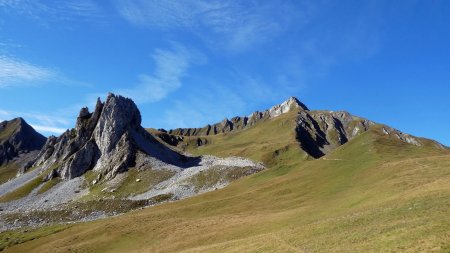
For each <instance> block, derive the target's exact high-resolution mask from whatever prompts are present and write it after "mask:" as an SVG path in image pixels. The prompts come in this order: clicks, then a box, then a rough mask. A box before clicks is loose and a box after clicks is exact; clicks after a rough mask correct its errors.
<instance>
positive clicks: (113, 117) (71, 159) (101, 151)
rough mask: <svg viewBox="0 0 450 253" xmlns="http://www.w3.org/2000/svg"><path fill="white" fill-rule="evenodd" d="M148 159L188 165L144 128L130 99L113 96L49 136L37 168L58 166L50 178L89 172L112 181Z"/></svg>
mask: <svg viewBox="0 0 450 253" xmlns="http://www.w3.org/2000/svg"><path fill="white" fill-rule="evenodd" d="M147 158H157V159H159V160H161V161H164V162H166V163H170V164H176V165H180V164H183V163H186V162H189V161H188V160H189V159H188V158H187V157H186V156H183V155H182V154H179V153H177V152H175V151H173V150H171V149H170V148H167V147H166V146H164V145H163V144H161V143H159V142H158V141H157V140H155V138H154V137H153V136H152V135H151V134H149V133H148V132H147V131H146V130H145V129H143V128H142V127H141V114H140V112H139V110H138V108H137V107H136V105H135V103H134V102H133V101H132V100H131V99H128V98H124V97H122V96H116V95H114V94H111V93H110V94H109V95H108V97H107V98H106V101H105V102H101V101H100V98H99V99H98V100H97V104H96V106H95V109H94V111H93V112H92V113H91V112H89V110H88V108H82V109H81V111H80V114H79V116H78V118H77V122H76V126H75V128H73V129H71V130H67V131H66V132H65V133H63V134H62V135H61V136H59V137H50V138H49V139H48V140H47V143H46V144H45V145H44V148H43V149H42V150H41V152H40V154H39V155H38V158H37V160H36V162H35V164H34V166H41V167H44V168H50V167H52V166H54V165H55V164H57V166H56V168H55V169H53V171H52V172H51V173H50V175H51V176H60V177H62V178H64V179H71V178H74V177H78V176H80V175H83V174H84V173H85V172H86V171H88V170H95V171H98V172H100V173H101V175H102V176H103V177H104V178H105V179H110V178H113V177H114V176H115V175H116V174H117V173H120V172H124V171H126V170H127V169H128V168H130V167H142V166H146V165H147V163H148V161H147V160H148V159H147Z"/></svg>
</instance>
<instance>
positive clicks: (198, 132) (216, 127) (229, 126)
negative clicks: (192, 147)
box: [168, 97, 308, 136]
mask: <svg viewBox="0 0 450 253" xmlns="http://www.w3.org/2000/svg"><path fill="white" fill-rule="evenodd" d="M292 110H301V111H308V107H306V106H305V105H304V104H303V103H301V102H300V101H299V100H298V99H297V98H295V97H291V98H289V99H288V100H286V101H285V102H283V103H281V104H279V105H276V106H273V107H272V108H270V109H268V110H265V111H262V112H259V111H256V112H254V113H252V114H250V115H249V116H244V117H240V116H237V117H234V118H232V119H224V120H223V121H222V122H220V123H216V124H213V125H206V126H205V127H202V128H177V129H172V130H169V131H168V133H169V134H171V135H182V136H208V135H216V134H219V133H228V132H231V131H235V130H242V129H245V128H247V127H251V126H253V125H255V124H256V123H258V122H260V121H263V120H266V119H271V118H275V117H278V116H280V115H281V114H284V113H288V112H290V111H292Z"/></svg>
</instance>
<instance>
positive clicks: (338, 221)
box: [2, 129, 450, 252]
mask: <svg viewBox="0 0 450 253" xmlns="http://www.w3.org/2000/svg"><path fill="white" fill-rule="evenodd" d="M380 130H381V129H371V130H370V131H368V132H366V133H363V134H361V135H360V136H358V137H356V138H355V139H354V140H352V141H351V142H349V143H347V144H345V145H343V146H342V147H340V148H338V149H337V150H336V151H335V152H333V153H332V154H329V155H326V156H325V157H323V158H322V159H317V160H312V161H307V162H304V161H302V160H296V159H292V158H290V159H289V161H290V162H289V163H278V164H276V165H274V166H273V167H271V168H270V169H268V170H266V171H263V172H261V173H258V174H256V175H253V176H250V177H247V178H243V179H241V180H238V181H237V182H235V183H232V184H231V185H230V186H228V187H226V188H224V189H222V190H218V191H214V192H211V193H206V194H202V195H199V196H197V197H193V198H190V199H186V200H182V201H178V202H174V203H168V204H164V205H160V206H156V207H152V208H148V209H144V210H140V211H135V212H132V213H129V214H126V215H123V216H120V217H116V218H112V219H107V220H100V221H96V222H91V223H85V224H79V225H68V226H63V227H48V228H44V229H40V230H37V231H28V232H26V233H23V232H20V231H15V232H10V233H7V234H2V237H3V241H5V240H6V239H5V238H6V237H7V236H8V237H10V238H11V237H14V236H18V237H19V238H22V239H21V240H30V238H35V239H34V240H32V241H27V242H25V243H23V244H19V245H16V246H14V247H12V248H9V249H7V250H6V252H47V251H50V249H51V250H52V251H54V252H66V251H70V250H71V249H72V250H77V251H83V252H89V251H94V250H95V251H96V252H121V251H127V252H139V251H151V252H180V251H183V252H236V251H239V252H258V251H277V252H280V251H282V252H324V251H326V252H330V251H333V252H342V251H351V252H367V251H376V252H385V251H407V252H424V251H427V252H429V251H436V252H447V251H448V250H449V249H450V244H449V243H448V242H449V241H450V233H449V231H450V225H449V224H450V220H449V217H448V215H447V214H448V210H449V208H450V206H449V202H448V197H449V196H450V175H449V174H448V168H449V166H450V154H449V152H448V150H443V149H438V148H435V147H432V146H426V147H417V146H414V145H411V144H407V143H404V142H402V141H399V140H398V139H396V138H392V137H389V136H386V135H385V134H383V133H382V130H381V131H380ZM60 230H61V231H60ZM44 235H47V236H44ZM187 235H188V236H187ZM41 236H44V237H41ZM39 237H41V238H39Z"/></svg>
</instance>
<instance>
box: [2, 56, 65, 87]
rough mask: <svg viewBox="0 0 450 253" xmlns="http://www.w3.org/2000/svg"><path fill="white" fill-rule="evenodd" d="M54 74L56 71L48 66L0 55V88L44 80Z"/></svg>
mask: <svg viewBox="0 0 450 253" xmlns="http://www.w3.org/2000/svg"><path fill="white" fill-rule="evenodd" d="M55 76H56V73H55V72H54V71H53V70H51V69H49V68H45V67H41V66H37V65H34V64H31V63H28V62H26V61H21V60H17V59H14V58H11V57H7V56H2V55H0V88H1V87H7V86H13V85H22V84H24V83H25V82H36V81H44V80H48V79H50V78H53V77H55Z"/></svg>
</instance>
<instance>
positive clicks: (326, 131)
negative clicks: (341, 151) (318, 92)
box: [295, 111, 375, 158]
mask: <svg viewBox="0 0 450 253" xmlns="http://www.w3.org/2000/svg"><path fill="white" fill-rule="evenodd" d="M373 125H375V123H374V122H372V121H370V120H367V119H362V118H359V117H355V116H352V115H351V114H349V113H348V112H344V111H341V112H332V111H309V112H305V111H303V112H299V114H298V116H297V119H296V128H295V133H296V139H297V141H298V142H299V144H300V146H301V148H302V149H303V150H305V151H306V152H307V153H308V154H309V155H310V156H312V157H314V158H319V157H321V156H323V155H325V154H327V153H329V152H330V151H332V150H334V149H335V148H337V147H339V146H341V145H343V144H345V143H347V142H348V141H349V140H350V139H352V138H354V137H356V136H357V135H359V134H361V133H363V132H365V131H367V130H369V128H370V127H371V126H373Z"/></svg>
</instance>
